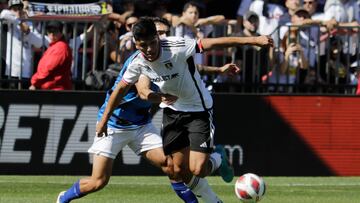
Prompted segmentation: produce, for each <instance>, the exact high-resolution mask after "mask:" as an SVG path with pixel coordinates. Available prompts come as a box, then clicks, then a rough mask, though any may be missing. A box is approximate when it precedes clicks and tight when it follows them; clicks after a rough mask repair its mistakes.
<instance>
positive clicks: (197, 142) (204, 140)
mask: <svg viewBox="0 0 360 203" xmlns="http://www.w3.org/2000/svg"><path fill="white" fill-rule="evenodd" d="M186 127H187V131H188V136H189V140H190V150H191V151H196V152H201V153H205V154H206V153H211V152H212V151H213V146H214V131H215V128H214V125H213V122H212V113H211V112H207V111H204V112H195V113H191V121H190V122H189V123H187V125H186Z"/></svg>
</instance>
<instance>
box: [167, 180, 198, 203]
mask: <svg viewBox="0 0 360 203" xmlns="http://www.w3.org/2000/svg"><path fill="white" fill-rule="evenodd" d="M171 186H172V188H173V190H174V191H175V192H176V194H177V195H178V196H179V197H180V198H181V199H182V200H184V202H186V203H198V200H197V198H196V196H195V195H194V193H193V192H192V191H191V190H190V189H189V188H188V187H187V186H186V185H185V184H184V183H183V182H177V183H171Z"/></svg>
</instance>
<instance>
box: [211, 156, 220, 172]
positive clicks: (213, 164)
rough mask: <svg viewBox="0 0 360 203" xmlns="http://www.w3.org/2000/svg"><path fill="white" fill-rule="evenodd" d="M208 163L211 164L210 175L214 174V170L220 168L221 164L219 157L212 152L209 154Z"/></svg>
mask: <svg viewBox="0 0 360 203" xmlns="http://www.w3.org/2000/svg"><path fill="white" fill-rule="evenodd" d="M209 161H210V162H211V172H210V174H212V173H214V171H216V169H218V168H219V167H220V164H221V155H220V154H219V153H217V152H213V153H211V154H210V158H209Z"/></svg>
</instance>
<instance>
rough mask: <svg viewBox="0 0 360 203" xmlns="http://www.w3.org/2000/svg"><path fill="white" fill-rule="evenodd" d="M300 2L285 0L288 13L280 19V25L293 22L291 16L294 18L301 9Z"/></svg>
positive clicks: (297, 0)
mask: <svg viewBox="0 0 360 203" xmlns="http://www.w3.org/2000/svg"><path fill="white" fill-rule="evenodd" d="M300 3H301V2H300V0H285V6H286V8H287V10H288V11H287V12H286V13H284V15H282V16H281V17H280V19H279V25H285V24H286V23H289V22H291V16H293V15H294V14H295V12H296V10H297V9H298V8H300V6H301V5H300Z"/></svg>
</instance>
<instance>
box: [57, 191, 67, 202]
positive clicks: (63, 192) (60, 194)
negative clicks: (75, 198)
mask: <svg viewBox="0 0 360 203" xmlns="http://www.w3.org/2000/svg"><path fill="white" fill-rule="evenodd" d="M65 192H66V191H62V192H60V193H59V195H58V197H57V200H56V203H62V202H61V201H60V197H62V196H63V195H64V194H65Z"/></svg>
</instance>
